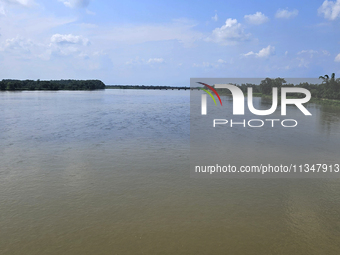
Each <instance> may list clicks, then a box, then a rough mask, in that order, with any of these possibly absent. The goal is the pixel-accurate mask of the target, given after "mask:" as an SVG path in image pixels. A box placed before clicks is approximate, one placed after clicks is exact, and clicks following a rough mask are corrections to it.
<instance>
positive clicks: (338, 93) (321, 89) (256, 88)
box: [237, 73, 340, 100]
mask: <svg viewBox="0 0 340 255" xmlns="http://www.w3.org/2000/svg"><path fill="white" fill-rule="evenodd" d="M319 79H322V83H321V84H310V83H308V82H304V83H300V84H298V85H295V87H301V88H305V89H308V90H309V91H310V92H311V94H312V98H319V99H337V100H340V79H339V78H338V79H335V74H334V73H333V74H332V75H331V78H329V76H328V75H325V76H320V77H319ZM237 86H238V87H239V88H240V89H241V90H242V91H243V92H244V93H246V92H247V88H248V87H252V88H253V93H261V94H263V95H271V94H272V88H273V87H277V88H278V92H279V93H280V92H281V89H280V88H281V87H293V86H294V84H287V83H286V81H285V79H283V78H276V79H270V78H266V79H264V80H262V81H261V83H260V85H254V84H249V83H247V84H242V85H237ZM295 96H298V97H299V96H301V97H304V96H305V95H304V94H295Z"/></svg>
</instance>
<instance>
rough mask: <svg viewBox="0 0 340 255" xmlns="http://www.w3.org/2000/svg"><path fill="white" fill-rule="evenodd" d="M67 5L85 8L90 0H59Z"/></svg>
mask: <svg viewBox="0 0 340 255" xmlns="http://www.w3.org/2000/svg"><path fill="white" fill-rule="evenodd" d="M59 1H60V2H63V3H64V5H65V6H67V7H70V8H85V7H87V6H88V5H89V3H90V0H59Z"/></svg>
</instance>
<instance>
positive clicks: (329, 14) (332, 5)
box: [318, 0, 340, 20]
mask: <svg viewBox="0 0 340 255" xmlns="http://www.w3.org/2000/svg"><path fill="white" fill-rule="evenodd" d="M318 14H319V15H321V16H322V15H323V16H324V18H325V19H329V20H335V19H336V18H337V17H339V16H340V0H337V1H336V2H333V1H327V0H326V1H324V2H323V3H322V5H321V6H320V7H319V9H318Z"/></svg>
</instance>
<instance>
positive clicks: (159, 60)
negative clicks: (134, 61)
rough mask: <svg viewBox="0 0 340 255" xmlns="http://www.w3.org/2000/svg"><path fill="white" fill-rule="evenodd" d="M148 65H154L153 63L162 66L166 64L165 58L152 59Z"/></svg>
mask: <svg viewBox="0 0 340 255" xmlns="http://www.w3.org/2000/svg"><path fill="white" fill-rule="evenodd" d="M148 63H149V64H153V63H158V64H161V63H164V59H163V58H150V59H149V60H148Z"/></svg>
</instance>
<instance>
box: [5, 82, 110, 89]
mask: <svg viewBox="0 0 340 255" xmlns="http://www.w3.org/2000/svg"><path fill="white" fill-rule="evenodd" d="M93 89H105V84H104V83H103V82H102V81H100V80H51V81H41V80H37V81H34V80H23V81H21V80H2V81H0V90H93Z"/></svg>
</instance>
